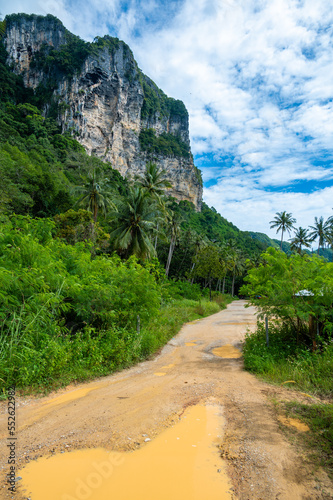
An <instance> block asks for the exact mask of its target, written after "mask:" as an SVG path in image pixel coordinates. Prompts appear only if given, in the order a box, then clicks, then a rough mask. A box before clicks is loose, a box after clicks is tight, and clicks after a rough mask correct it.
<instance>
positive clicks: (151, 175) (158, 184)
mask: <svg viewBox="0 0 333 500" xmlns="http://www.w3.org/2000/svg"><path fill="white" fill-rule="evenodd" d="M167 175H168V173H167V171H166V170H164V169H161V168H159V167H158V166H157V165H156V163H153V162H151V161H149V162H148V163H147V165H146V170H145V172H144V173H143V174H138V175H136V176H135V181H136V182H137V183H138V184H139V185H140V186H141V187H142V188H143V189H144V190H146V191H147V192H148V193H149V194H150V195H151V196H153V197H158V196H162V195H163V194H164V193H165V190H166V189H169V188H171V187H172V184H171V183H170V182H169V181H168V179H167Z"/></svg>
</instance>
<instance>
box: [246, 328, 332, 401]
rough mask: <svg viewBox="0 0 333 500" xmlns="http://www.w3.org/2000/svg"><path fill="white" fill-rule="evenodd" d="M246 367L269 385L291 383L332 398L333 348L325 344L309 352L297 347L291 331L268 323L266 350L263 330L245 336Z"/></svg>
mask: <svg viewBox="0 0 333 500" xmlns="http://www.w3.org/2000/svg"><path fill="white" fill-rule="evenodd" d="M243 356H244V363H245V368H246V369H247V370H249V371H252V372H254V373H257V374H260V375H261V376H263V377H264V378H265V380H268V381H270V382H274V383H284V382H286V381H288V380H292V381H293V383H292V387H293V388H297V389H298V390H301V391H304V392H307V393H310V394H315V395H317V396H324V397H331V395H332V391H333V377H332V375H333V346H332V344H331V343H326V344H325V345H324V346H323V347H322V349H321V350H317V351H315V352H311V351H310V350H309V349H307V348H305V347H300V346H298V345H297V342H296V338H295V336H294V335H293V332H292V328H291V327H288V325H274V324H272V323H271V322H270V323H269V347H267V345H266V334H265V327H264V325H263V324H262V323H259V325H258V329H257V331H256V333H253V334H249V335H247V337H246V340H245V345H244V348H243Z"/></svg>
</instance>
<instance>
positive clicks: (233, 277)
mask: <svg viewBox="0 0 333 500" xmlns="http://www.w3.org/2000/svg"><path fill="white" fill-rule="evenodd" d="M234 292H235V273H233V275H232V285H231V295H232V296H234Z"/></svg>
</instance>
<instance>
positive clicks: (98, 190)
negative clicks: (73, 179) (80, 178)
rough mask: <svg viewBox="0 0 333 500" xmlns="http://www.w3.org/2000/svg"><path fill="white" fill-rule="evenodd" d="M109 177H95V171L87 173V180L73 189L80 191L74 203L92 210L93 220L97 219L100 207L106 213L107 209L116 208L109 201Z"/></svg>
mask: <svg viewBox="0 0 333 500" xmlns="http://www.w3.org/2000/svg"><path fill="white" fill-rule="evenodd" d="M108 183H109V179H107V178H102V179H99V180H98V179H97V174H96V171H95V170H94V171H93V172H91V173H89V174H88V180H87V182H85V184H83V185H82V186H77V187H76V188H75V191H76V192H78V193H81V195H82V196H81V197H80V198H79V199H78V200H77V202H76V204H78V205H82V206H84V208H85V209H86V210H88V211H89V212H92V214H93V218H94V221H95V222H96V221H97V215H98V210H99V209H101V210H102V212H103V213H104V215H106V212H107V209H108V208H111V209H113V210H116V205H115V204H114V203H113V202H112V201H111V190H110V188H109V186H108Z"/></svg>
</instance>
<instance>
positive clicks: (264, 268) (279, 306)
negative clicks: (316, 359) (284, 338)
mask: <svg viewBox="0 0 333 500" xmlns="http://www.w3.org/2000/svg"><path fill="white" fill-rule="evenodd" d="M262 257H263V260H264V264H261V265H260V266H259V267H257V268H253V269H251V270H250V271H249V272H248V276H247V278H246V281H247V282H248V285H245V286H243V288H242V289H241V293H243V294H245V295H248V296H249V297H250V300H251V303H252V304H255V305H257V306H258V308H259V311H260V313H261V316H263V315H268V316H273V317H275V318H280V319H281V320H282V321H283V322H287V323H289V324H290V325H292V326H293V331H294V335H295V336H297V338H299V339H301V340H302V341H303V342H306V343H308V342H309V341H310V340H311V342H312V346H313V348H315V347H316V344H317V343H320V342H321V338H331V337H332V333H333V312H332V294H333V264H332V263H327V262H326V261H325V260H323V259H322V258H320V257H318V256H317V255H313V256H309V255H299V254H294V255H292V256H290V257H288V256H287V255H286V254H285V253H283V252H281V251H279V250H275V249H273V248H269V249H268V250H267V251H266V252H265V253H264V254H263V255H262ZM304 291H305V292H304ZM300 292H301V293H300ZM257 297H260V299H258V298H257ZM312 320H313V321H315V322H316V324H317V328H314V327H312V326H311V324H312V323H311V321H312Z"/></svg>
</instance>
